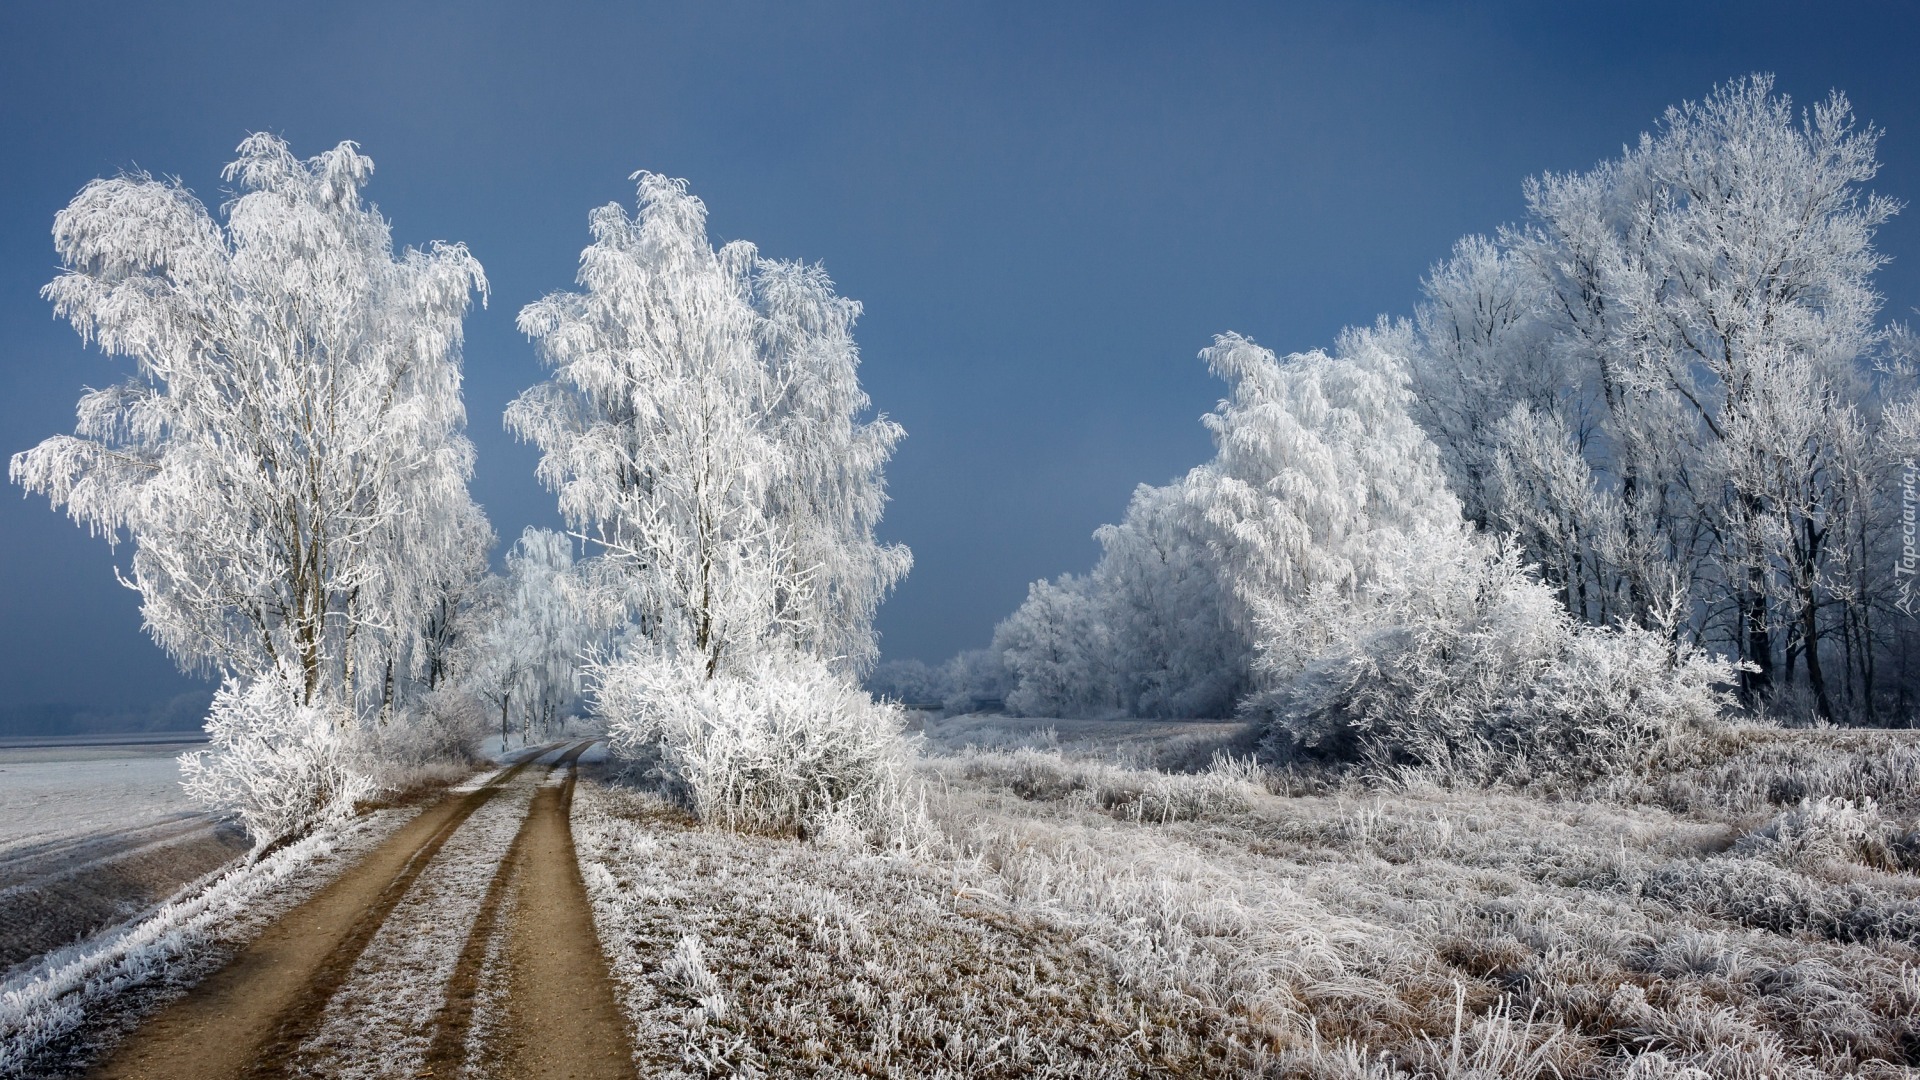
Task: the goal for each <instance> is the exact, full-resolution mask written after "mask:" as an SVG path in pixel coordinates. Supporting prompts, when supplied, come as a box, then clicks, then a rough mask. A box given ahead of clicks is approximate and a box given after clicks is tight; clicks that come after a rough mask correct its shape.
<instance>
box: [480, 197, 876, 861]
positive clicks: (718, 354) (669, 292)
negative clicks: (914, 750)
mask: <svg viewBox="0 0 1920 1080" xmlns="http://www.w3.org/2000/svg"><path fill="white" fill-rule="evenodd" d="M634 178H635V179H636V180H637V181H638V190H639V213H638V215H637V216H632V217H630V216H629V215H628V214H627V213H626V211H625V210H624V209H622V208H621V207H619V206H618V205H611V206H606V207H602V208H601V209H599V210H596V211H594V213H593V215H592V218H591V225H592V232H593V238H594V242H593V244H592V245H591V246H589V247H588V248H587V249H586V251H584V252H583V253H582V255H581V259H580V272H579V278H578V280H579V284H580V285H581V287H582V288H581V290H580V291H578V292H563V293H556V294H553V295H551V296H548V297H546V298H545V299H543V300H540V301H538V302H536V303H533V304H530V305H528V306H527V307H526V308H525V309H524V310H523V311H522V312H521V313H520V327H521V329H522V330H523V331H524V332H525V333H526V334H527V335H528V336H529V337H531V338H533V339H534V340H535V342H536V343H537V346H538V351H539V354H540V357H541V359H542V361H543V362H544V363H545V364H546V365H547V366H548V367H549V368H551V369H552V372H553V376H552V378H551V379H549V380H548V381H546V382H544V383H541V384H540V385H538V386H535V387H534V388H532V389H531V390H529V391H527V392H526V393H525V394H523V395H521V396H520V398H519V399H518V400H516V401H515V402H514V403H513V405H512V406H511V407H510V408H509V410H508V412H507V425H508V427H509V428H511V429H512V430H513V431H514V432H515V433H517V434H518V435H520V436H521V437H522V438H525V439H527V440H529V441H531V442H533V443H534V444H536V445H537V446H538V447H539V448H540V450H541V459H540V465H539V477H540V479H541V481H542V482H543V483H545V484H546V485H547V486H548V487H550V488H552V489H553V490H554V491H555V492H556V493H557V494H558V496H559V502H560V511H561V514H562V516H563V517H564V518H565V520H566V522H567V524H568V526H569V527H570V528H572V529H574V530H575V531H577V532H578V533H579V534H581V535H582V536H584V537H586V538H587V539H588V540H589V541H591V542H592V543H594V544H595V545H597V546H598V547H599V548H600V549H601V552H602V553H601V555H600V556H599V561H601V562H602V563H603V572H602V574H601V575H600V576H601V580H602V581H604V582H607V583H608V584H609V585H610V586H611V587H612V589H613V590H614V591H615V593H616V598H617V600H618V601H619V602H620V603H622V604H623V605H624V606H625V607H626V608H627V610H628V612H629V613H630V616H631V618H632V620H633V623H634V626H633V632H632V633H630V634H628V635H627V637H626V640H625V643H624V644H623V646H622V647H621V648H620V650H619V651H618V652H617V653H616V655H615V656H614V657H612V658H611V659H610V660H608V661H606V662H605V663H602V664H600V665H598V666H597V667H596V668H595V669H594V670H593V672H592V673H591V685H590V692H591V694H592V695H593V697H594V700H595V704H596V707H597V708H598V710H599V711H600V712H601V713H602V715H604V716H605V717H606V719H607V720H608V723H609V726H610V728H611V729H612V731H613V735H614V740H613V742H614V747H615V749H616V751H619V752H623V753H630V754H638V753H642V752H653V753H658V754H660V755H662V756H663V757H664V758H665V759H666V761H667V763H668V765H669V767H670V768H671V769H672V770H674V772H675V774H676V775H677V776H679V778H680V779H681V781H682V782H683V783H685V784H687V785H689V790H690V792H691V795H690V801H691V804H692V805H694V806H695V807H697V808H700V809H701V812H702V813H703V815H705V814H710V813H720V814H721V817H722V818H723V819H724V820H725V821H728V822H749V821H750V822H756V823H764V822H765V821H766V820H767V815H772V817H773V818H775V819H778V818H781V817H782V815H787V816H788V818H791V816H792V815H795V814H799V815H801V816H802V817H804V818H805V821H793V820H789V821H788V824H798V825H800V826H801V827H803V828H808V827H812V826H810V825H808V824H807V822H812V823H813V824H814V825H818V824H819V822H820V820H824V819H821V818H820V815H823V814H824V815H829V816H832V815H836V814H840V813H841V812H842V811H843V810H846V809H847V808H848V807H849V806H852V805H854V804H862V805H864V802H863V801H864V800H869V799H870V798H872V797H877V796H875V793H876V792H881V791H894V790H896V789H897V784H893V783H892V782H891V781H886V782H882V780H884V777H882V775H881V774H883V773H885V774H887V775H888V776H891V775H892V770H894V769H895V768H896V767H897V765H898V760H897V758H896V757H895V756H894V755H893V754H892V752H891V751H887V752H884V753H883V752H881V751H880V750H874V751H873V752H872V753H867V752H866V751H864V750H862V751H860V752H859V753H854V754H852V756H851V757H850V756H848V754H847V753H841V752H833V753H826V752H816V751H820V750H821V747H822V746H823V745H824V744H825V743H835V742H838V743H844V744H845V746H846V747H849V748H859V747H866V748H874V747H884V746H886V745H889V740H890V739H891V733H894V732H897V731H898V718H897V716H896V715H895V713H894V712H893V711H892V710H891V709H890V708H882V707H878V706H874V705H873V704H872V703H871V702H869V701H867V700H866V698H865V696H864V695H862V694H860V693H859V692H858V690H857V688H855V687H854V686H853V683H852V681H851V680H852V679H853V678H855V677H857V676H858V675H859V674H860V673H862V672H864V671H865V670H866V669H867V668H868V667H870V666H871V664H872V662H873V660H874V658H875V654H876V649H875V646H874V637H873V629H872V620H873V614H874V610H875V608H876V607H877V606H878V604H879V602H880V599H881V598H882V597H883V596H884V595H885V594H886V592H887V590H888V589H890V588H891V587H892V586H893V584H894V583H895V582H896V581H898V580H899V578H900V577H901V575H903V574H904V573H905V572H906V570H907V568H908V565H909V562H910V560H909V557H908V554H907V552H906V549H904V548H901V547H897V546H886V545H882V544H879V543H878V542H877V541H876V540H875V539H874V535H873V531H874V527H875V525H876V524H877V523H878V521H879V518H880V511H881V508H882V505H883V503H884V501H885V494H884V486H883V478H882V468H883V466H884V465H885V463H886V460H887V458H888V457H889V456H890V454H891V453H892V449H893V447H894V445H895V444H896V443H897V442H898V441H899V439H900V437H901V431H900V429H899V427H898V426H897V425H894V424H892V423H890V422H888V421H887V420H885V419H884V418H877V419H863V418H862V413H864V411H865V410H866V408H867V406H868V401H867V397H866V395H865V394H864V392H862V391H861V389H860V385H859V381H858V377H857V367H858V363H859V354H858V352H857V350H856V349H855V347H854V343H853V336H852V327H853V322H854V320H855V318H856V317H857V316H858V314H859V305H858V304H856V303H854V302H852V301H849V300H845V299H843V298H841V297H838V296H836V295H835V294H834V292H833V288H832V282H831V281H830V280H829V279H828V278H827V276H826V274H825V272H824V271H822V270H821V269H820V268H819V267H815V266H807V265H805V264H801V263H787V262H780V261H776V260H770V259H765V258H762V257H761V256H760V254H759V253H758V252H757V251H756V250H755V249H754V247H753V246H752V245H750V244H747V243H745V242H741V241H735V242H733V243H729V244H726V245H724V246H723V247H721V248H719V249H717V250H716V249H715V248H713V247H712V246H711V244H710V243H709V241H708V239H707V230H706V220H707V214H706V207H705V205H704V204H702V203H701V202H700V200H699V199H697V198H695V197H693V196H692V195H690V194H689V193H688V192H687V187H686V183H685V182H684V181H680V180H673V179H669V178H667V177H663V176H659V175H656V174H653V173H647V172H641V173H636V174H635V177H634ZM722 684H724V685H722ZM829 684H831V685H834V686H838V687H840V690H841V691H844V692H838V691H836V692H835V693H833V694H831V695H828V698H830V701H829V700H828V699H822V698H820V696H819V695H820V688H821V687H822V686H826V685H829ZM809 698H812V699H814V700H813V701H812V702H811V703H810V702H809ZM856 699H857V700H856ZM822 701H827V704H824V705H823V704H822V703H821V702H822ZM742 703H752V707H753V708H756V709H763V710H764V713H763V714H761V715H756V716H748V717H742V716H732V715H728V716H719V715H716V714H715V713H714V712H713V710H726V709H735V708H739V707H743V706H742ZM809 762H812V763H816V764H819V763H826V762H832V763H834V764H833V765H832V770H833V772H832V774H831V775H829V774H827V773H819V774H816V775H798V774H796V772H795V770H808V769H812V768H814V767H815V766H814V765H811V764H808V763H809ZM819 767H820V768H826V767H827V766H826V765H825V764H820V766H819ZM755 792H761V793H764V794H765V797H766V798H769V799H774V800H775V801H774V802H773V803H770V804H768V805H767V806H764V807H760V808H759V809H757V810H756V809H754V808H752V807H749V806H746V805H744V804H742V803H741V802H740V800H749V801H751V800H753V799H757V798H760V797H761V795H756V794H755ZM776 792H784V793H785V794H780V795H779V796H778V798H775V794H774V793H776ZM721 807H724V813H722V812H721V810H719V809H716V808H721ZM849 812H850V811H849Z"/></svg>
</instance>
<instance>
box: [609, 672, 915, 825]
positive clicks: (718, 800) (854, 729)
mask: <svg viewBox="0 0 1920 1080" xmlns="http://www.w3.org/2000/svg"><path fill="white" fill-rule="evenodd" d="M593 689H594V695H595V699H596V702H597V704H598V707H599V711H600V713H601V715H602V716H603V717H605V719H606V721H607V729H608V735H609V736H610V738H609V743H610V746H611V748H612V750H613V752H614V753H615V754H616V755H619V756H620V757H623V758H627V759H630V760H648V759H651V760H654V761H655V762H657V764H658V767H659V771H660V772H661V773H662V774H663V775H664V776H665V777H666V778H667V779H669V780H670V781H671V782H672V783H673V784H674V785H675V786H676V787H678V788H679V789H680V792H681V794H682V795H683V797H684V798H685V800H686V802H687V804H688V806H689V807H690V808H691V809H692V810H693V812H694V813H695V814H696V815H697V816H698V817H699V818H700V820H702V821H704V822H708V823H711V824H716V825H722V826H725V827H726V828H729V829H740V830H768V831H774V832H784V831H788V830H798V831H800V832H801V833H803V834H816V833H821V832H825V833H826V834H828V835H829V836H832V837H834V838H836V839H839V840H844V839H845V838H846V836H847V833H848V832H849V830H850V829H853V828H857V829H858V830H859V831H861V832H864V833H866V834H868V835H869V837H873V836H876V835H885V834H888V833H890V832H891V830H892V828H893V826H895V825H896V824H898V823H899V822H900V821H902V820H903V819H904V814H905V808H906V802H905V798H904V796H905V792H904V787H903V785H904V783H905V777H906V771H907V754H906V744H905V742H904V740H903V739H902V736H901V731H902V720H901V715H900V710H899V708H898V707H897V706H894V705H891V704H885V703H878V704H877V703H875V702H874V701H873V699H871V698H869V697H868V696H867V694H866V692H865V691H863V690H861V689H860V688H859V687H858V686H856V685H855V684H854V683H853V682H852V680H851V679H849V678H847V677H846V676H844V675H841V674H839V673H836V672H834V671H833V670H832V669H831V668H829V667H828V666H827V665H826V664H825V663H824V662H821V661H819V660H815V659H812V658H810V657H803V656H798V655H794V654H791V653H788V654H769V655H763V656H760V657H757V658H755V659H753V660H750V661H747V662H745V663H742V664H740V665H738V666H737V667H731V668H725V669H722V670H721V671H720V672H719V673H718V674H717V675H715V676H714V677H712V678H708V677H707V675H706V671H705V668H704V665H703V664H701V663H700V662H699V660H698V658H693V659H677V658H671V657H659V656H649V655H643V656H631V657H628V658H625V659H622V660H619V661H616V662H614V663H612V664H609V665H607V666H605V667H603V668H601V669H599V670H598V671H597V672H596V673H595V680H594V688H593Z"/></svg>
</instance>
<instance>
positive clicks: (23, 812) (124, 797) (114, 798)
mask: <svg viewBox="0 0 1920 1080" xmlns="http://www.w3.org/2000/svg"><path fill="white" fill-rule="evenodd" d="M197 745H200V743H198V742H188V741H184V740H183V741H173V742H155V743H131V744H100V743H80V744H78V745H72V744H69V745H62V746H8V745H7V744H6V742H0V858H5V857H6V856H7V855H8V854H10V853H13V852H15V851H16V850H17V849H19V848H20V847H22V846H23V845H29V844H44V843H48V842H51V841H60V840H68V839H72V838H75V837H83V836H89V835H92V834H95V833H101V832H113V831H119V830H123V829H127V828H132V827H138V826H143V825H152V824H155V823H158V822H165V821H178V820H181V819H182V818H185V817H188V816H196V815H197V813H198V811H197V809H196V808H195V807H194V806H193V805H192V803H190V802H188V800H187V798H186V796H185V795H183V794H181V791H180V768H179V766H178V765H177V764H176V763H175V761H174V758H175V757H177V756H178V755H179V754H180V752H181V751H183V750H190V749H193V748H194V747H195V746H197Z"/></svg>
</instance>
